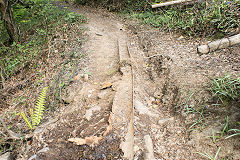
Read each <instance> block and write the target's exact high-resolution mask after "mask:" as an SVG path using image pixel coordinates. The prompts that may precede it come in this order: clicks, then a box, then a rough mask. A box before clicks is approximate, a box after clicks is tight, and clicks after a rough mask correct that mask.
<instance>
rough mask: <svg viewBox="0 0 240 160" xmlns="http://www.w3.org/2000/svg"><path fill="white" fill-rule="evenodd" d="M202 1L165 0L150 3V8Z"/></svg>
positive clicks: (200, 0)
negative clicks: (163, 1)
mask: <svg viewBox="0 0 240 160" xmlns="http://www.w3.org/2000/svg"><path fill="white" fill-rule="evenodd" d="M202 1H203V0H199V1H195V0H176V1H170V2H165V3H159V4H154V5H152V8H158V7H164V6H170V5H175V4H182V3H183V4H184V5H187V4H189V3H195V2H202Z"/></svg>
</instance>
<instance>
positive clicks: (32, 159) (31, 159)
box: [28, 154, 37, 160]
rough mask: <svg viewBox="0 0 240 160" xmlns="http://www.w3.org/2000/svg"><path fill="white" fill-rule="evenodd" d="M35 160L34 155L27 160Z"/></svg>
mask: <svg viewBox="0 0 240 160" xmlns="http://www.w3.org/2000/svg"><path fill="white" fill-rule="evenodd" d="M36 158H37V155H36V154H34V155H33V156H31V157H30V158H29V159H28V160H34V159H36Z"/></svg>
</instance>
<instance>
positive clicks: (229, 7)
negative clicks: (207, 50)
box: [130, 0, 240, 36]
mask: <svg viewBox="0 0 240 160" xmlns="http://www.w3.org/2000/svg"><path fill="white" fill-rule="evenodd" d="M239 7H240V1H238V0H237V1H223V0H214V1H206V2H203V3H196V4H193V5H188V6H179V5H176V6H172V7H165V8H158V9H154V10H148V11H144V12H135V13H134V12H131V13H130V14H131V17H132V18H138V19H141V20H142V22H143V23H145V24H149V25H152V26H154V27H157V28H161V29H165V30H171V31H180V32H182V33H184V34H187V35H191V36H192V35H193V36H196V35H197V36H201V35H203V36H204V35H208V36H210V35H214V34H217V35H218V36H223V35H225V34H227V33H229V32H233V31H234V29H235V28H237V27H238V25H239V22H240V19H239V17H238V15H239V13H240V11H239Z"/></svg>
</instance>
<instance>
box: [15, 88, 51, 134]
mask: <svg viewBox="0 0 240 160" xmlns="http://www.w3.org/2000/svg"><path fill="white" fill-rule="evenodd" d="M47 89H48V87H44V88H43V89H42V92H41V93H40V94H39V97H38V99H37V102H36V105H35V108H34V111H33V109H32V108H31V109H30V116H31V120H29V118H27V116H26V115H25V113H24V112H21V113H20V114H21V116H22V118H23V119H24V121H25V122H26V124H27V126H28V128H29V129H31V130H34V129H35V128H36V127H37V126H38V125H39V123H40V121H41V119H42V118H43V112H44V110H45V107H44V105H45V103H46V102H45V99H46V94H47Z"/></svg>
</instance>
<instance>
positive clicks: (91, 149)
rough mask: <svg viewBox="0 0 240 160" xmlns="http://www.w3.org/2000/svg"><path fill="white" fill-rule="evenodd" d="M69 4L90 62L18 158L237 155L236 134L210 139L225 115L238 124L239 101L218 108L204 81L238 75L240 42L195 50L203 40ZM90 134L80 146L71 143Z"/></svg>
mask: <svg viewBox="0 0 240 160" xmlns="http://www.w3.org/2000/svg"><path fill="white" fill-rule="evenodd" d="M69 8H70V9H71V10H72V11H74V12H77V13H80V14H83V15H84V16H85V17H87V19H88V22H87V24H86V25H85V27H87V28H88V29H87V31H86V32H85V38H86V39H87V41H86V42H85V43H84V44H83V48H82V49H83V50H84V51H85V53H86V54H87V59H88V60H87V61H84V63H85V64H84V66H85V68H83V69H82V70H81V71H80V72H79V74H78V75H76V76H75V77H74V83H73V84H72V85H71V86H70V87H68V89H67V90H66V95H65V96H64V97H63V98H62V99H63V101H64V103H65V105H63V106H62V107H61V108H60V109H59V111H58V113H59V114H58V115H55V118H54V119H53V120H49V122H48V123H44V124H43V125H42V126H40V127H39V129H37V130H36V131H35V135H34V137H33V140H32V144H31V145H25V146H26V147H25V148H24V149H23V151H24V152H25V154H23V155H21V156H18V159H29V158H30V159H31V158H32V159H33V158H35V159H59V160H60V159H61V160H62V159H74V160H75V159H82V160H85V159H139V160H141V159H146V160H153V159H161V160H165V159H170V160H181V159H189V160H195V159H203V158H202V157H201V156H200V155H199V154H197V153H196V152H200V153H204V152H206V153H208V154H210V155H211V156H214V155H215V153H216V151H217V149H218V148H219V147H221V150H220V152H219V156H218V157H219V158H221V159H233V160H237V159H240V141H239V137H233V138H230V139H225V137H222V138H220V139H217V140H216V142H215V141H213V140H212V138H210V137H209V136H212V133H213V132H214V133H215V135H216V134H219V132H221V130H222V128H223V127H224V123H225V117H226V116H227V115H228V116H229V121H230V124H229V127H235V126H234V124H236V122H237V121H239V120H240V119H239V114H240V112H239V111H240V108H239V102H232V103H231V104H229V106H231V107H229V106H228V107H229V108H228V109H227V108H224V107H222V108H219V107H218V106H217V107H216V106H213V105H212V104H213V103H214V102H213V100H212V99H210V98H209V97H211V96H210V94H209V93H208V92H207V91H206V90H205V89H204V87H203V86H205V85H206V83H207V82H208V81H209V80H210V78H212V77H217V76H222V75H224V74H225V73H231V74H233V75H236V76H239V71H240V68H239V66H240V58H239V49H240V46H239V45H238V46H234V47H231V48H229V49H225V50H220V51H217V52H214V53H212V54H208V55H198V54H197V52H196V48H197V46H198V45H199V44H200V43H201V42H200V40H198V39H197V40H194V39H186V38H184V37H181V38H179V37H180V36H179V35H177V34H173V33H167V32H164V31H159V30H156V29H153V28H151V27H148V26H145V25H141V24H140V23H139V22H138V21H137V20H130V19H125V18H122V17H121V18H120V17H118V16H116V15H114V14H112V13H109V12H106V11H104V10H100V9H94V10H93V9H91V8H88V7H79V8H77V7H76V8H74V7H69ZM79 66H83V65H82V64H79ZM192 93H194V94H193V95H192V96H191V99H190V100H189V101H187V102H188V103H184V102H186V100H187V99H188V98H189V96H190V95H191V94H192ZM198 102H199V103H198ZM196 104H198V106H197V105H196ZM194 107H196V108H197V109H198V110H199V112H197V111H195V110H194V109H193V108H194ZM187 109H188V110H190V109H191V111H193V110H194V112H187V111H186V110H187ZM197 109H196V110H197ZM202 109H203V112H202V114H200V111H201V110H202ZM195 121H198V123H195V124H196V125H193V124H194V122H195ZM86 137H90V138H89V139H90V140H88V141H87V142H86V144H83V145H77V144H76V143H72V142H70V141H69V139H70V138H82V139H85V138H86ZM94 138H96V139H98V140H96V139H94ZM78 140H79V139H78ZM94 140H95V141H94ZM74 141H75V142H76V139H74Z"/></svg>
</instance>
